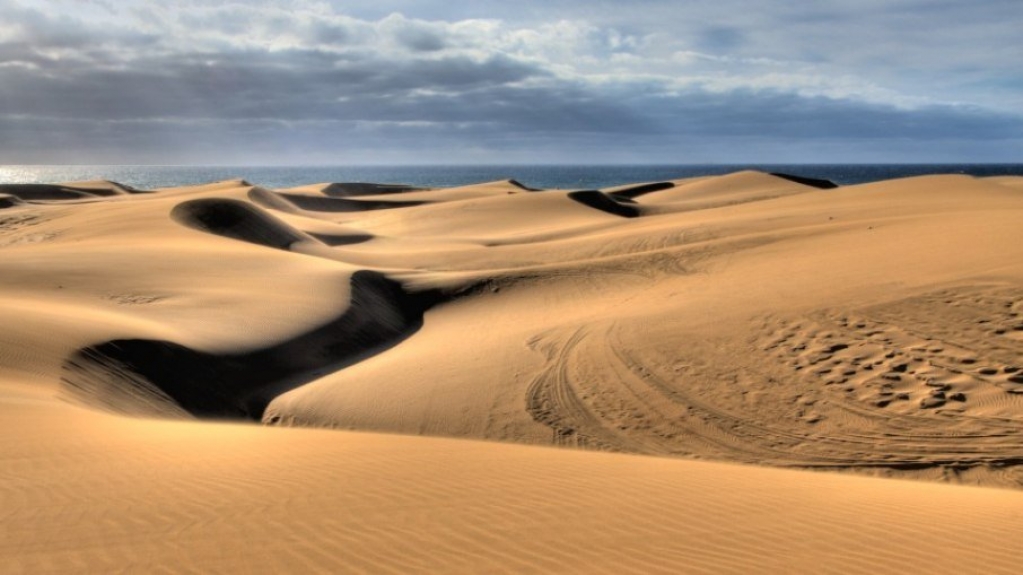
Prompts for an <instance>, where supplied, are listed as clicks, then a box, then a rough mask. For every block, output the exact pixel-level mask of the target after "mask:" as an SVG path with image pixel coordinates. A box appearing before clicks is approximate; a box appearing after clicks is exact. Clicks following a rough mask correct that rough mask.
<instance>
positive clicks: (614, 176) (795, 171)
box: [0, 162, 1023, 189]
mask: <svg viewBox="0 0 1023 575" xmlns="http://www.w3.org/2000/svg"><path fill="white" fill-rule="evenodd" d="M741 170H758V171H764V172H771V173H785V174H791V175H797V176H803V177H810V178H820V179H827V180H831V181H833V182H835V183H836V184H839V185H852V184H861V183H867V182H872V181H880V180H888V179H895V178H903V177H911V176H920V175H930V174H965V175H971V176H978V177H987V176H1003V175H1017V176H1018V175H1023V163H947V162H935V163H721V164H717V163H711V164H629V163H622V164H524V163H522V164H520V163H509V164H394V165H388V164H373V165H355V164H352V165H345V164H337V165H319V164H317V165H256V164H209V165H188V164H186V165H171V164H168V165H156V164H123V165H121V164H63V165H61V164H11V165H0V184H30V183H58V182H71V181H81V180H112V181H116V182H119V183H122V184H126V185H129V186H132V187H136V188H141V189H150V188H162V187H174V186H184V185H194V184H203V183H209V182H214V181H221V180H227V179H234V178H243V179H245V180H246V181H249V182H251V183H253V184H256V185H260V186H265V187H270V188H287V187H294V186H299V185H304V184H313V183H320V182H374V183H395V184H408V185H413V186H422V187H451V186H461V185H468V184H474V183H480V182H486V181H494V180H501V179H515V180H517V181H520V182H522V183H523V184H525V185H527V186H530V187H536V188H561V189H584V188H604V187H610V186H615V185H621V184H628V183H636V182H649V181H655V180H671V179H681V178H689V177H699V176H713V175H722V174H727V173H731V172H736V171H741Z"/></svg>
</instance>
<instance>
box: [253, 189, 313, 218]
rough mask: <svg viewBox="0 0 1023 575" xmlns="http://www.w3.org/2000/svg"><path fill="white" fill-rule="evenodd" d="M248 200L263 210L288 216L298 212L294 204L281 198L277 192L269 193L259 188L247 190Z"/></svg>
mask: <svg viewBox="0 0 1023 575" xmlns="http://www.w3.org/2000/svg"><path fill="white" fill-rule="evenodd" d="M248 196H249V200H250V201H252V203H254V204H258V205H260V206H262V207H264V208H268V209H271V210H277V211H279V212H285V213H288V214H294V213H298V212H299V211H300V210H299V209H298V207H297V206H295V204H293V203H291V202H289V201H288V200H286V199H284V198H282V197H281V195H280V194H278V193H277V192H273V191H270V190H268V189H266V188H262V187H259V186H255V187H253V188H252V189H251V190H249V194H248Z"/></svg>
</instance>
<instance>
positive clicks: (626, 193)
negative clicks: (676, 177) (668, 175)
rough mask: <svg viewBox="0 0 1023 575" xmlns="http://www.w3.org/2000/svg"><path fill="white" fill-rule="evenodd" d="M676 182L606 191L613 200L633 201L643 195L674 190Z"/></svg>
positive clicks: (653, 183) (654, 183)
mask: <svg viewBox="0 0 1023 575" xmlns="http://www.w3.org/2000/svg"><path fill="white" fill-rule="evenodd" d="M674 187H675V184H674V182H652V183H649V184H640V185H638V186H624V187H620V188H612V189H609V190H604V192H605V193H607V194H608V195H610V196H611V197H612V198H617V199H624V200H631V199H634V198H638V197H639V196H642V195H643V194H649V193H652V192H660V191H662V190H670V189H671V188H674Z"/></svg>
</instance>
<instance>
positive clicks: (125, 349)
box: [61, 270, 439, 420]
mask: <svg viewBox="0 0 1023 575" xmlns="http://www.w3.org/2000/svg"><path fill="white" fill-rule="evenodd" d="M350 289H351V301H350V305H349V306H348V307H347V309H345V311H344V312H343V313H342V314H341V315H340V316H338V317H336V318H334V319H332V320H331V321H329V322H327V323H325V324H323V325H321V326H320V327H317V328H315V329H313V330H311V331H309V332H306V333H303V334H301V335H298V336H296V337H294V338H292V339H290V340H287V341H284V342H281V343H279V344H276V345H272V346H270V347H266V348H262V349H256V350H252V351H248V352H243V353H235V354H214V353H209V352H205V351H200V350H195V349H191V348H189V347H186V346H183V345H180V344H177V343H175V342H170V341H157V340H143V339H122V340H114V341H108V342H106V343H102V344H99V345H95V346H91V347H88V348H84V349H81V350H79V351H77V352H76V353H75V354H73V355H72V356H71V357H70V358H69V359H68V360H67V361H66V362H65V363H64V366H63V377H62V379H61V380H62V389H63V392H64V394H65V395H66V396H68V397H70V398H72V399H74V400H76V401H79V402H81V403H84V404H87V405H91V406H95V407H99V408H103V409H107V410H110V411H116V412H120V413H129V414H135V415H175V414H177V415H185V414H190V415H193V416H197V417H214V418H227V419H254V420H259V419H260V418H261V417H262V415H263V410H264V409H265V408H266V405H267V404H268V403H269V402H270V400H271V399H273V398H274V397H276V396H277V395H279V394H281V393H283V392H285V391H287V390H289V389H292V388H295V387H298V386H300V385H303V384H305V383H308V382H309V381H311V380H312V379H315V378H316V377H318V375H319V374H322V373H323V372H324V371H327V370H338V369H343V368H344V367H347V366H349V365H351V364H354V363H356V362H358V361H361V360H362V359H365V358H366V357H369V356H371V355H375V354H376V353H379V352H381V351H383V350H385V349H388V348H390V347H392V346H394V345H396V344H397V343H398V342H400V341H402V340H403V339H405V338H406V337H408V336H409V335H411V334H412V333H413V332H415V331H416V330H418V329H419V327H420V326H421V325H422V320H423V312H424V311H425V310H426V309H428V308H429V307H431V306H432V305H433V304H434V303H436V301H437V300H438V297H439V296H438V294H437V293H435V292H420V293H417V294H412V293H409V292H406V291H405V290H404V289H403V288H402V286H401V285H400V284H399V283H397V282H395V281H394V280H391V279H389V278H387V277H386V276H384V275H383V274H380V273H378V272H373V271H368V270H364V271H358V272H356V273H354V274H353V275H352V276H351V288H350Z"/></svg>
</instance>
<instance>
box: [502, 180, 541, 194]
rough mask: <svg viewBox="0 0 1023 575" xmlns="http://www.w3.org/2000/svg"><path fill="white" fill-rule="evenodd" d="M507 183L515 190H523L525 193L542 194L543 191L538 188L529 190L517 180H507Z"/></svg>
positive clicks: (529, 188)
mask: <svg viewBox="0 0 1023 575" xmlns="http://www.w3.org/2000/svg"><path fill="white" fill-rule="evenodd" d="M508 183H509V184H511V185H513V186H515V187H516V188H521V189H523V190H525V191H527V192H542V191H543V190H541V189H540V188H531V187H529V186H527V185H525V184H523V183H522V182H520V181H518V180H508Z"/></svg>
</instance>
